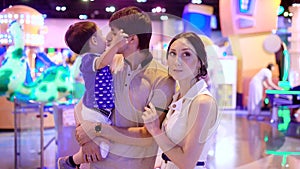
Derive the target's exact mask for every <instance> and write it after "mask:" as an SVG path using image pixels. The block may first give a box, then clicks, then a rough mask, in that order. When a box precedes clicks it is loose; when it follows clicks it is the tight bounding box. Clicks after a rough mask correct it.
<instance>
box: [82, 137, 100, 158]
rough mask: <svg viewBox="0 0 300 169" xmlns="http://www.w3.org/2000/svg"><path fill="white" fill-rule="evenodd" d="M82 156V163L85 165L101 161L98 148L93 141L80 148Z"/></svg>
mask: <svg viewBox="0 0 300 169" xmlns="http://www.w3.org/2000/svg"><path fill="white" fill-rule="evenodd" d="M82 154H83V159H84V162H86V163H91V162H97V161H101V160H102V157H101V155H100V148H99V146H98V145H97V144H96V143H95V142H94V141H90V142H87V143H85V144H84V145H83V146H82Z"/></svg>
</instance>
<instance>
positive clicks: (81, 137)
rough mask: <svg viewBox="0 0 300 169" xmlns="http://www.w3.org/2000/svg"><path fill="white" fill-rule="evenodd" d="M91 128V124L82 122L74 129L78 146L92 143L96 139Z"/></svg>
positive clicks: (92, 124)
mask: <svg viewBox="0 0 300 169" xmlns="http://www.w3.org/2000/svg"><path fill="white" fill-rule="evenodd" d="M93 126H95V125H94V123H93V122H89V121H83V122H82V123H81V124H79V125H78V126H77V127H76V134H75V135H76V140H77V142H78V143H79V145H80V146H83V145H84V144H85V143H87V142H90V141H92V140H93V139H94V138H95V137H96V136H95V134H94V127H93Z"/></svg>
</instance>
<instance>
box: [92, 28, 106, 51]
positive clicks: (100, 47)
mask: <svg viewBox="0 0 300 169" xmlns="http://www.w3.org/2000/svg"><path fill="white" fill-rule="evenodd" d="M93 36H94V38H95V39H94V40H95V42H96V43H94V44H95V45H93V46H91V50H93V51H94V52H95V53H99V54H101V53H103V52H104V51H105V47H106V40H105V37H104V36H103V35H102V31H101V30H100V29H98V31H97V32H96V33H95V34H94V35H93Z"/></svg>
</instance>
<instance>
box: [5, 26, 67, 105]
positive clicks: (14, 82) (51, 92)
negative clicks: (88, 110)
mask: <svg viewBox="0 0 300 169" xmlns="http://www.w3.org/2000/svg"><path fill="white" fill-rule="evenodd" d="M8 30H9V32H10V34H11V36H12V39H13V41H14V45H12V46H10V47H9V48H8V50H7V52H6V55H5V60H4V63H3V65H2V67H0V95H1V96H6V97H7V98H8V99H9V100H12V99H13V98H17V99H18V100H24V101H29V100H32V101H39V102H51V101H55V100H58V99H60V98H62V97H65V96H68V95H70V93H71V92H72V91H73V82H72V78H71V74H70V71H69V68H68V67H65V66H63V65H59V66H52V67H50V68H48V69H47V70H46V71H44V72H43V73H42V74H41V75H40V76H39V77H37V78H36V79H35V80H34V81H32V82H30V80H28V79H30V73H28V72H29V71H30V69H29V66H28V64H27V62H26V58H25V57H24V56H23V53H24V42H23V38H22V37H23V31H22V28H21V25H20V23H19V22H17V21H13V22H11V24H10V25H9V29H8Z"/></svg>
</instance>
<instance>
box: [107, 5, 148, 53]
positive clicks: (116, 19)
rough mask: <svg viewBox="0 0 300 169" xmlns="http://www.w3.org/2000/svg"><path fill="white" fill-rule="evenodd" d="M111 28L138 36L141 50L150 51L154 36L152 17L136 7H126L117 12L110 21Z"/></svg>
mask: <svg viewBox="0 0 300 169" xmlns="http://www.w3.org/2000/svg"><path fill="white" fill-rule="evenodd" d="M109 26H110V27H116V28H118V29H123V31H124V32H125V33H127V34H128V35H129V36H130V35H137V37H138V40H139V45H138V48H139V49H140V50H144V49H147V50H148V49H149V43H150V39H151V36H152V25H151V19H150V17H149V16H148V15H147V14H146V13H145V12H143V11H142V10H141V9H140V8H138V7H135V6H130V7H125V8H123V9H120V10H119V11H117V12H115V13H114V14H113V15H112V16H111V17H110V19H109Z"/></svg>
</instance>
